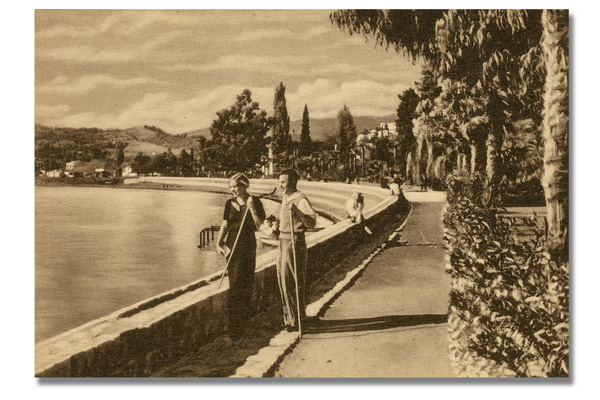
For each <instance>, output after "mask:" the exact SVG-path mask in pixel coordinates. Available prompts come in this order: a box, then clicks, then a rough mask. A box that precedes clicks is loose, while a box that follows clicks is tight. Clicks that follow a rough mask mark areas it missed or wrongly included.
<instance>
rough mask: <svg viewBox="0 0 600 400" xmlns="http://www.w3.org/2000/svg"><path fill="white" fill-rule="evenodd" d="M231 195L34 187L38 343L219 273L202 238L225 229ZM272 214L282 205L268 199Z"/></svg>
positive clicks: (215, 259)
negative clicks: (224, 214) (211, 229)
mask: <svg viewBox="0 0 600 400" xmlns="http://www.w3.org/2000/svg"><path fill="white" fill-rule="evenodd" d="M227 198H228V196H227V195H220V194H215V193H204V192H196V191H164V190H143V189H117V188H101V187H99V188H88V187H39V186H38V187H36V189H35V340H36V342H38V341H40V340H44V339H47V338H49V337H52V336H55V335H57V334H59V333H62V332H65V331H67V330H69V329H72V328H75V327H77V326H79V325H82V324H84V323H86V322H89V321H91V320H93V319H96V318H99V317H102V316H105V315H107V314H110V313H112V312H114V311H116V310H118V309H120V308H123V307H126V306H129V305H132V304H134V303H136V302H138V301H141V300H144V299H147V298H149V297H152V296H155V295H158V294H160V293H163V292H165V291H167V290H170V289H173V288H176V287H179V286H182V285H185V284H187V283H190V282H192V281H194V280H196V279H200V278H202V277H204V276H206V275H209V274H211V273H214V272H216V271H220V270H222V269H223V268H224V266H225V262H224V260H223V259H222V258H220V257H218V256H217V255H216V253H215V252H214V250H213V249H214V247H212V246H211V247H210V249H209V250H202V249H199V248H198V247H197V246H198V241H199V240H198V233H199V232H200V231H201V230H202V229H203V228H206V227H208V226H211V225H218V224H220V222H221V218H222V212H223V206H224V203H225V200H226V199H227ZM263 204H264V205H265V209H266V211H267V213H268V214H269V213H274V212H275V210H276V209H277V207H278V205H277V204H276V203H271V202H269V201H265V200H263Z"/></svg>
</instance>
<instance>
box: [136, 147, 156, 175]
mask: <svg viewBox="0 0 600 400" xmlns="http://www.w3.org/2000/svg"><path fill="white" fill-rule="evenodd" d="M151 163H152V157H150V156H149V155H146V154H144V153H142V152H139V153H138V155H137V156H135V158H134V159H133V169H134V171H135V172H137V173H139V174H148V173H150V172H152V171H151V170H150V165H151Z"/></svg>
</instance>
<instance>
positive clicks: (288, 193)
mask: <svg viewBox="0 0 600 400" xmlns="http://www.w3.org/2000/svg"><path fill="white" fill-rule="evenodd" d="M298 179H299V176H298V173H297V172H296V171H295V170H294V169H291V168H290V169H285V170H283V171H281V173H280V174H279V187H280V188H281V189H282V190H283V192H284V195H283V199H282V202H281V208H280V212H279V249H278V252H277V261H276V264H277V281H278V283H279V291H280V294H281V302H282V305H283V322H284V324H285V327H286V329H287V330H289V331H293V330H298V329H299V326H300V323H301V321H302V320H303V319H305V318H306V305H305V287H306V260H307V255H308V252H307V248H306V239H305V235H304V233H305V231H306V229H308V228H314V227H315V224H316V222H317V214H316V212H315V210H314V209H313V208H312V206H311V204H310V202H309V201H308V198H307V197H306V196H305V195H304V194H303V193H302V192H300V191H299V190H298V189H297V188H296V186H297V183H298ZM292 232H293V233H292ZM296 288H297V291H296Z"/></svg>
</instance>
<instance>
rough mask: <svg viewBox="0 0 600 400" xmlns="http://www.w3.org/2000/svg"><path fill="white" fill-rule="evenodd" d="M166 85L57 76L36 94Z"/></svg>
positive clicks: (138, 80)
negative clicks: (99, 88) (71, 78)
mask: <svg viewBox="0 0 600 400" xmlns="http://www.w3.org/2000/svg"><path fill="white" fill-rule="evenodd" d="M149 84H153V85H157V84H166V83H165V82H161V81H158V80H156V79H151V78H144V77H137V78H130V79H121V78H117V77H114V76H110V75H86V76H82V77H80V78H79V79H77V80H70V79H69V78H67V77H66V76H64V75H61V76H58V77H56V78H55V79H53V80H52V81H51V82H50V83H48V84H46V85H43V86H40V87H38V88H37V89H36V94H53V95H84V94H87V93H90V92H92V91H94V90H96V89H97V88H98V87H107V86H110V87H112V88H113V89H114V88H127V87H131V86H140V85H149Z"/></svg>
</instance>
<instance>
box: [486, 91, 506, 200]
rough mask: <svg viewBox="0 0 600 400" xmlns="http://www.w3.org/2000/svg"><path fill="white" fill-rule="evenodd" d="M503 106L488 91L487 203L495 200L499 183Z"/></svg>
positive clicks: (492, 92)
mask: <svg viewBox="0 0 600 400" xmlns="http://www.w3.org/2000/svg"><path fill="white" fill-rule="evenodd" d="M504 109H505V107H504V105H503V103H502V99H501V98H500V95H499V94H498V93H497V91H495V90H493V89H492V90H490V93H489V103H488V116H489V120H490V125H491V126H490V131H489V133H488V137H487V141H486V147H487V151H486V169H485V172H486V177H487V179H486V196H487V201H488V202H489V201H491V200H493V199H495V198H496V195H497V189H498V184H499V182H500V178H501V177H502V175H501V170H502V163H501V160H500V150H501V149H502V139H503V136H504V135H503V133H504Z"/></svg>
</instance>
